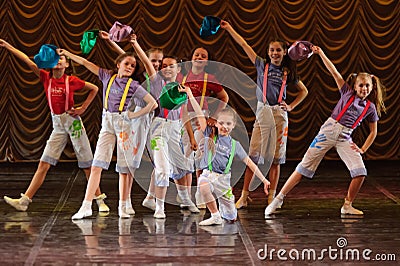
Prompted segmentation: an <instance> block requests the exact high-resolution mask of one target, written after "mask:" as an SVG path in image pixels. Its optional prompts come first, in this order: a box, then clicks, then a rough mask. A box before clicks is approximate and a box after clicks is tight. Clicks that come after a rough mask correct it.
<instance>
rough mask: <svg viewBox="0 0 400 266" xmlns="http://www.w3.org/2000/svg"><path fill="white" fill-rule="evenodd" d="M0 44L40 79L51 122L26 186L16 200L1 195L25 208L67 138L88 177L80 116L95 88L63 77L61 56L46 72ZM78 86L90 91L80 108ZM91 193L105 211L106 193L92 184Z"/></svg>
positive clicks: (87, 149) (86, 146)
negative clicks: (76, 96) (48, 133)
mask: <svg viewBox="0 0 400 266" xmlns="http://www.w3.org/2000/svg"><path fill="white" fill-rule="evenodd" d="M0 46H1V47H4V48H6V49H7V50H9V51H10V52H11V53H12V54H14V55H15V56H16V57H18V58H19V59H21V60H22V61H24V62H25V63H26V64H27V65H28V66H29V68H30V69H31V70H32V71H33V73H35V75H36V76H38V77H39V78H40V81H41V82H42V83H43V85H44V88H45V92H46V97H47V100H48V103H49V107H50V110H51V117H52V122H53V131H52V133H51V135H50V138H49V140H48V141H47V144H46V147H45V149H44V152H43V155H42V157H41V158H40V161H39V166H38V168H37V170H36V172H35V174H34V176H33V178H32V181H31V183H30V185H29V187H28V189H27V190H26V191H25V193H22V194H21V198H19V199H12V198H9V197H7V196H5V197H4V200H5V201H6V202H7V203H8V204H10V205H11V206H13V207H14V208H15V209H17V210H19V211H26V210H27V209H28V205H29V203H30V202H32V198H33V196H34V195H35V194H36V192H37V190H38V189H39V188H40V186H41V185H42V184H43V181H44V179H45V178H46V175H47V172H48V171H49V169H50V166H51V165H56V164H57V162H58V160H59V158H60V156H61V152H62V151H63V150H64V148H65V145H66V144H67V141H68V138H69V139H70V140H71V142H72V145H73V148H74V151H75V153H76V157H77V159H78V166H79V167H80V168H82V169H83V171H84V172H85V175H86V178H89V175H90V165H91V163H92V160H93V154H92V151H91V148H90V143H89V139H88V137H87V135H86V130H85V128H84V127H83V123H82V119H81V118H80V116H81V115H82V114H83V113H84V112H85V111H86V109H87V108H88V107H89V105H90V103H91V102H92V101H93V99H94V98H95V97H96V94H97V91H98V88H97V86H96V85H94V84H92V83H89V82H85V81H83V80H81V79H79V78H77V77H74V76H67V75H66V74H65V69H66V68H67V67H68V66H69V63H68V61H67V58H66V57H65V56H60V60H59V61H58V63H57V65H56V66H55V67H54V68H53V69H52V70H51V72H48V71H45V70H43V69H39V68H38V66H37V65H36V64H35V62H33V61H32V60H30V59H29V57H28V56H27V55H25V54H24V53H23V52H21V51H19V50H18V49H16V48H15V47H13V46H12V45H10V44H9V43H7V42H6V41H4V40H2V39H0ZM81 89H88V90H89V91H90V92H89V95H88V97H87V98H86V100H85V102H84V103H83V104H82V105H81V106H80V107H77V108H74V92H75V91H77V90H81ZM94 193H95V195H96V202H97V205H98V207H99V211H101V212H107V211H109V208H108V206H107V205H106V204H105V203H104V199H105V198H106V195H105V194H104V193H103V194H102V193H101V192H100V188H99V186H97V187H96V189H95V192H94Z"/></svg>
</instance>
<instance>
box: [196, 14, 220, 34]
mask: <svg viewBox="0 0 400 266" xmlns="http://www.w3.org/2000/svg"><path fill="white" fill-rule="evenodd" d="M220 23H221V19H220V18H218V17H213V16H205V17H204V19H203V22H202V23H201V27H200V37H201V38H206V37H208V36H211V35H214V34H216V33H217V31H218V30H219V28H220V27H221V25H220Z"/></svg>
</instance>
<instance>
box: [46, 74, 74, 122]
mask: <svg viewBox="0 0 400 266" xmlns="http://www.w3.org/2000/svg"><path fill="white" fill-rule="evenodd" d="M52 80H53V78H50V79H49V86H48V87H47V99H48V101H49V107H50V111H51V112H52V113H53V114H54V109H53V105H52V103H51V82H52ZM68 104H69V76H66V77H65V110H64V111H68Z"/></svg>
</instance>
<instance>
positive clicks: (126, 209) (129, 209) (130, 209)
mask: <svg viewBox="0 0 400 266" xmlns="http://www.w3.org/2000/svg"><path fill="white" fill-rule="evenodd" d="M125 212H126V213H127V214H129V215H135V213H136V212H135V210H134V209H133V207H132V206H129V207H128V206H127V207H126V208H125Z"/></svg>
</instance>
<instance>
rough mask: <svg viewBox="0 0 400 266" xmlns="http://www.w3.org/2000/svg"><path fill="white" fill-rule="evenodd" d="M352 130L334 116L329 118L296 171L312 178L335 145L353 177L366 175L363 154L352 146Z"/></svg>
mask: <svg viewBox="0 0 400 266" xmlns="http://www.w3.org/2000/svg"><path fill="white" fill-rule="evenodd" d="M352 131H353V130H352V129H351V128H348V127H345V126H342V125H341V124H339V123H338V122H337V121H336V120H334V119H333V118H331V117H330V118H328V120H327V121H326V122H325V123H324V124H323V125H322V127H321V129H320V131H319V132H318V135H317V136H316V137H315V138H314V140H313V142H312V143H311V145H310V147H309V148H308V150H307V152H306V154H305V155H304V157H303V160H302V161H301V162H300V163H299V165H298V166H297V168H296V171H297V172H299V173H300V174H302V175H304V176H305V177H308V178H312V177H313V176H314V173H315V171H316V169H317V167H318V165H319V164H320V162H321V160H322V159H323V158H324V155H325V154H326V153H327V152H328V151H329V150H330V149H331V148H333V147H335V148H336V150H337V153H338V154H339V156H340V158H341V159H342V160H343V162H344V163H345V164H346V166H347V168H348V169H349V170H350V175H351V177H356V176H366V175H367V169H366V168H365V165H364V162H363V160H362V157H361V154H360V153H359V152H357V151H355V150H353V149H352V148H351V143H352V139H351V137H350V135H351V133H352Z"/></svg>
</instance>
